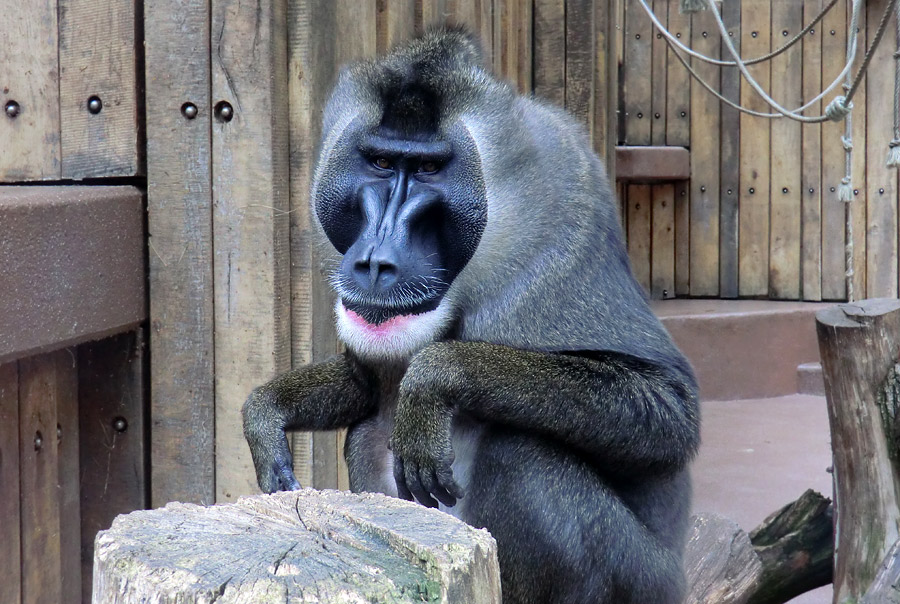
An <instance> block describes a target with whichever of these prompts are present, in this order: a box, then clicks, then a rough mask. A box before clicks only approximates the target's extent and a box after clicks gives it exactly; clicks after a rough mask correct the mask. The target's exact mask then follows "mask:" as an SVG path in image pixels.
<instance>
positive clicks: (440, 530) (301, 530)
mask: <svg viewBox="0 0 900 604" xmlns="http://www.w3.org/2000/svg"><path fill="white" fill-rule="evenodd" d="M94 569H95V571H96V573H95V579H94V587H95V590H94V602H95V604H101V603H113V602H121V603H126V602H129V603H138V602H146V601H149V600H151V599H152V600H154V601H166V602H175V601H178V602H183V603H185V604H190V603H192V602H212V601H216V602H221V603H223V604H224V603H227V602H263V601H265V602H274V601H279V602H286V601H291V602H299V601H304V602H307V601H315V602H320V603H322V604H329V603H337V602H363V601H365V602H397V603H398V604H399V603H402V602H410V603H411V602H426V601H427V602H442V603H448V604H449V603H451V602H453V603H455V602H467V603H470V604H499V603H500V570H499V567H498V565H497V544H496V542H495V541H494V539H493V538H492V537H491V536H490V534H488V532H487V531H485V530H478V529H474V528H472V527H470V526H468V525H467V524H465V523H463V522H461V521H459V520H457V519H455V518H453V517H452V516H450V515H448V514H444V513H441V512H438V511H437V510H433V509H429V508H425V507H423V506H420V505H417V504H414V503H411V502H407V501H402V500H399V499H395V498H392V497H386V496H384V495H376V494H365V495H353V494H349V493H340V492H336V491H313V490H311V489H306V490H303V491H294V492H290V493H277V494H275V495H268V496H267V495H264V496H257V497H245V498H241V499H240V500H238V502H237V503H235V504H224V505H217V506H213V507H206V508H205V507H201V506H197V505H193V504H180V503H173V504H169V505H167V506H166V507H165V508H164V509H157V510H150V511H140V512H133V513H131V514H128V515H126V516H120V517H119V518H117V519H116V520H115V522H113V525H112V528H111V529H110V530H108V531H104V532H102V533H100V535H98V537H97V548H96V555H95V563H94Z"/></svg>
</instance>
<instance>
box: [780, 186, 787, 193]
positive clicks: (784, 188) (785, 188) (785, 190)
mask: <svg viewBox="0 0 900 604" xmlns="http://www.w3.org/2000/svg"><path fill="white" fill-rule="evenodd" d="M781 192H782V193H784V194H785V195H787V192H788V188H787V187H782V188H781Z"/></svg>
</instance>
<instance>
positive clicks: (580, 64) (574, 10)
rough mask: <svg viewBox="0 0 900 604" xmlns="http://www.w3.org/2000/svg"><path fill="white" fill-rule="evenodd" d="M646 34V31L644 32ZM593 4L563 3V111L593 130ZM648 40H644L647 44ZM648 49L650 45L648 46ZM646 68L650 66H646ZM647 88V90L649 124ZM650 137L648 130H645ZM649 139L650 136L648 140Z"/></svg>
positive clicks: (584, 0)
mask: <svg viewBox="0 0 900 604" xmlns="http://www.w3.org/2000/svg"><path fill="white" fill-rule="evenodd" d="M647 35H648V36H649V33H648V34H647ZM594 38H595V24H594V6H593V3H592V2H590V1H589V0H568V2H566V110H567V111H568V112H569V113H570V114H571V115H573V116H574V117H575V119H577V120H578V121H579V122H580V123H581V124H583V125H584V127H585V129H586V130H587V131H588V132H589V133H592V132H593V131H594V117H595V114H594V103H595V101H596V99H595V97H594V90H595V88H596V87H595V86H594V75H595V73H596V70H595V68H594V61H595V60H596V56H595V54H594ZM649 43H650V41H649V40H647V44H649ZM648 49H649V46H648ZM648 67H649V65H648ZM649 94H650V90H649V88H648V89H647V95H648V96H647V101H646V102H647V109H646V111H647V113H648V116H647V126H648V127H649V125H650V122H649V111H650V98H649ZM647 134H648V137H649V130H648V131H647ZM648 140H649V139H648Z"/></svg>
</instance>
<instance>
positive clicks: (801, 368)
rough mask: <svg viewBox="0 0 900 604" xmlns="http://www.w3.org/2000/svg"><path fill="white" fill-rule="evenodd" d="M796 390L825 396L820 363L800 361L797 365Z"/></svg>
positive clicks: (800, 392) (801, 392)
mask: <svg viewBox="0 0 900 604" xmlns="http://www.w3.org/2000/svg"><path fill="white" fill-rule="evenodd" d="M797 392H798V393H799V394H813V395H816V396H825V379H824V378H823V375H822V363H801V364H800V365H798V366H797Z"/></svg>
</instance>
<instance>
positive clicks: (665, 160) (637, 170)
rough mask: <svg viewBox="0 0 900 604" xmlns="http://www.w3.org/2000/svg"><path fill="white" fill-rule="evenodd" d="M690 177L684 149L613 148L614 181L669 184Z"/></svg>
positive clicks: (687, 155) (686, 154)
mask: <svg viewBox="0 0 900 604" xmlns="http://www.w3.org/2000/svg"><path fill="white" fill-rule="evenodd" d="M690 177H691V154H690V152H689V151H688V150H687V149H686V148H684V147H650V146H646V147H645V146H634V147H630V146H629V147H616V180H618V181H620V182H646V183H649V182H671V181H673V180H687V179H689V178H690Z"/></svg>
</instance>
